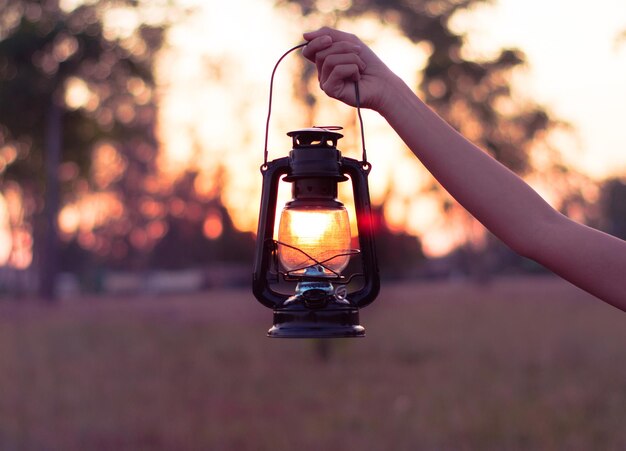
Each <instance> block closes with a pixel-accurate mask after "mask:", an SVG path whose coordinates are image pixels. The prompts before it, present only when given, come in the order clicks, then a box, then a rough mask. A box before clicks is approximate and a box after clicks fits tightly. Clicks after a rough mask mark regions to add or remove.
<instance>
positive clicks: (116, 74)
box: [0, 0, 170, 299]
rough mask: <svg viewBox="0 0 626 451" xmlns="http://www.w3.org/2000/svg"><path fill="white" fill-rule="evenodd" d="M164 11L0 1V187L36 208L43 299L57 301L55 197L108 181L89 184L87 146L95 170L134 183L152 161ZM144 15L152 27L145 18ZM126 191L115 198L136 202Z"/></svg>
mask: <svg viewBox="0 0 626 451" xmlns="http://www.w3.org/2000/svg"><path fill="white" fill-rule="evenodd" d="M169 8H170V6H169V5H168V3H167V2H165V1H164V2H147V1H146V2H144V1H137V0H101V1H89V2H80V1H77V2H62V1H60V0H45V1H23V0H0V147H1V148H2V149H4V150H5V153H7V149H9V150H11V149H12V150H13V152H12V153H11V155H13V158H11V159H10V160H7V159H6V158H5V159H4V163H6V164H3V165H2V166H0V175H1V176H2V179H0V183H2V184H4V183H7V182H9V181H15V182H17V183H18V184H19V185H20V186H21V188H22V190H23V196H24V199H23V202H24V204H25V205H33V207H32V208H31V209H30V210H29V211H28V212H27V216H28V220H29V221H30V223H31V225H32V226H33V229H34V230H33V237H34V240H35V244H34V255H35V259H36V260H35V263H36V264H38V274H39V282H40V283H39V293H40V295H41V296H43V297H45V298H48V299H50V298H52V297H53V295H54V281H55V275H56V272H57V270H58V264H59V262H58V249H57V248H58V232H57V216H58V211H59V205H60V196H62V195H63V194H67V195H70V196H72V195H75V193H76V190H77V189H78V188H79V186H82V185H84V184H85V180H87V179H89V180H90V185H91V188H93V189H95V190H97V189H102V188H103V187H106V186H105V185H108V184H110V183H112V182H113V181H114V180H113V179H106V176H104V181H103V180H100V181H98V180H94V178H93V177H88V176H89V172H88V171H89V170H90V168H91V170H92V172H93V170H94V168H93V166H92V164H91V162H92V153H91V149H92V147H93V146H94V145H99V146H100V148H101V150H102V149H105V150H103V151H102V152H104V153H105V154H106V153H107V152H108V157H107V158H104V159H103V160H102V161H100V162H99V164H100V167H98V168H95V171H98V170H99V171H101V172H102V171H104V172H107V169H109V172H111V171H113V172H114V173H116V171H117V169H119V167H118V168H115V167H113V165H114V164H118V165H122V166H124V168H123V169H126V170H128V171H135V172H134V173H132V174H131V177H129V178H128V180H130V182H129V183H133V184H135V185H139V183H140V182H139V178H140V176H141V175H142V173H143V174H145V172H146V171H147V170H148V166H149V165H150V163H149V161H150V160H151V159H152V157H153V156H154V153H155V148H156V140H155V137H154V123H155V96H154V93H153V87H154V77H153V74H152V63H153V59H154V56H155V52H156V51H157V50H158V49H159V48H160V46H161V44H162V38H163V33H164V26H166V19H168V17H167V16H166V15H165V12H166V11H169ZM147 10H149V12H150V13H151V14H149V17H151V18H152V22H151V23H145V21H144V20H143V17H144V16H142V15H144V14H145V13H146V12H147ZM140 16H141V17H140ZM102 152H101V153H102ZM105 156H106V155H105ZM44 167H45V169H44ZM118 172H119V171H118ZM91 175H93V173H92V174H91ZM60 179H61V180H62V181H63V182H64V183H63V186H62V187H61V186H60V183H59V180H60ZM81 184H82V185H81ZM0 189H2V186H0ZM125 189H126V191H124V192H120V196H124V195H127V197H133V198H136V197H137V193H136V192H134V191H133V190H132V189H130V188H129V187H128V186H127V187H125ZM62 190H63V192H62Z"/></svg>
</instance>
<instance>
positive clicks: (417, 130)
mask: <svg viewBox="0 0 626 451" xmlns="http://www.w3.org/2000/svg"><path fill="white" fill-rule="evenodd" d="M388 92H389V95H388V96H387V98H386V100H387V101H386V103H384V104H383V105H382V107H381V108H380V110H379V111H380V113H381V114H382V115H383V117H385V118H386V119H387V121H388V122H389V124H390V125H391V126H392V127H393V128H394V130H395V131H396V132H397V133H398V134H399V135H400V137H401V138H402V139H403V141H404V142H405V143H406V144H407V145H408V146H409V148H410V149H411V150H412V151H413V153H414V154H415V155H416V156H417V157H418V158H419V159H420V161H421V162H422V163H423V164H424V166H425V167H426V168H427V169H428V170H429V171H430V172H431V173H432V174H433V176H434V177H435V178H436V179H437V180H438V181H439V182H440V183H441V185H442V186H443V187H444V188H445V189H446V190H447V191H448V192H449V193H450V194H451V195H452V196H453V197H454V198H455V199H456V200H457V201H458V202H459V203H460V204H461V205H463V207H465V208H466V209H467V210H468V211H469V212H470V213H471V214H472V215H473V216H474V217H475V218H476V219H478V220H479V221H480V222H481V223H482V224H483V225H484V226H485V227H487V228H488V229H489V230H490V231H491V232H492V233H493V234H494V235H496V236H497V237H498V238H500V239H501V240H502V241H504V242H505V243H506V244H507V245H508V246H510V247H511V248H512V249H513V250H514V251H516V252H518V253H519V254H521V255H523V256H526V257H529V258H532V259H533V260H535V261H537V262H539V263H541V264H542V265H544V266H546V267H547V268H548V269H550V270H552V271H554V272H555V273H556V274H558V275H560V276H561V277H563V278H564V279H566V280H569V281H570V282H572V283H573V284H575V285H577V286H579V287H580V288H582V289H584V290H586V291H588V292H590V293H591V294H593V295H595V296H597V297H599V298H600V299H603V300H604V301H606V302H608V303H610V304H612V305H614V306H615V307H617V308H619V309H621V310H624V311H626V279H625V278H624V277H623V274H622V273H623V269H624V268H626V242H625V241H623V240H620V239H618V238H615V237H613V236H611V235H608V234H606V233H603V232H600V231H598V230H594V229H591V228H589V227H586V226H584V225H581V224H577V223H575V222H574V221H572V220H570V219H568V218H566V217H565V216H563V215H562V214H560V213H559V212H557V211H556V210H554V209H553V208H552V207H550V205H548V204H547V203H546V202H545V201H544V200H543V199H542V198H541V197H540V196H539V195H538V194H537V193H536V192H535V191H534V190H533V189H532V188H531V187H530V186H528V185H527V184H526V183H525V182H524V181H523V180H522V179H521V178H519V177H518V176H517V175H515V174H514V173H513V172H512V171H510V170H509V169H508V168H506V167H505V166H503V165H502V164H500V163H499V162H498V161H496V160H495V159H494V158H492V157H490V156H489V155H487V154H486V153H485V152H483V151H482V150H480V149H479V148H478V147H476V146H475V145H474V144H472V143H471V142H469V141H468V140H467V139H465V138H464V137H463V136H461V135H460V134H459V133H457V132H456V131H455V130H454V129H452V128H451V127H450V126H449V125H448V124H447V123H446V122H445V121H444V120H443V119H441V118H440V117H439V116H437V115H436V114H435V113H434V112H433V111H432V110H430V108H428V107H427V106H426V105H425V104H424V103H423V102H422V101H420V100H419V99H418V98H417V96H415V95H414V94H413V93H412V92H411V90H410V89H409V88H408V87H407V86H406V85H405V84H404V83H403V82H401V81H400V80H399V79H397V80H395V81H392V83H391V84H390V86H389V90H388Z"/></svg>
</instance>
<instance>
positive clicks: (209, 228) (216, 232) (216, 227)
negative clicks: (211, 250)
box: [202, 211, 224, 240]
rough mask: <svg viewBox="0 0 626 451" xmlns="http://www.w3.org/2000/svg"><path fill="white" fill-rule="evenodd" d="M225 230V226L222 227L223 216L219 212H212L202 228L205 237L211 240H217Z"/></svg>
mask: <svg viewBox="0 0 626 451" xmlns="http://www.w3.org/2000/svg"><path fill="white" fill-rule="evenodd" d="M223 229H224V226H223V225H222V216H221V215H220V214H219V212H217V211H212V212H210V213H209V214H208V215H207V217H206V219H205V220H204V224H203V226H202V230H203V232H204V236H206V237H207V238H208V239H210V240H215V239H217V238H219V237H220V236H221V235H222V231H223Z"/></svg>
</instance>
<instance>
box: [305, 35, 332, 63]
mask: <svg viewBox="0 0 626 451" xmlns="http://www.w3.org/2000/svg"><path fill="white" fill-rule="evenodd" d="M332 44H333V40H332V38H331V37H330V36H328V35H322V36H319V37H316V38H314V39H312V40H311V41H309V43H308V44H307V45H306V46H305V47H304V49H302V55H304V57H305V58H306V59H308V60H311V61H312V62H315V55H317V53H318V52H321V51H323V50H324V49H327V48H328V47H330V46H331V45H332Z"/></svg>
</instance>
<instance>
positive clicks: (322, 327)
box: [252, 128, 380, 338]
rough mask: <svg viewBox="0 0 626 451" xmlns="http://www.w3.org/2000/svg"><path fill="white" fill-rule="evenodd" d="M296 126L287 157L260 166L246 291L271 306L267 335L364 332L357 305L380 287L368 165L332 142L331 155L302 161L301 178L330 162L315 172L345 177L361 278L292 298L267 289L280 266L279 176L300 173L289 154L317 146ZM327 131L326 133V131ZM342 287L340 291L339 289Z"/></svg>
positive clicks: (321, 132) (320, 133)
mask: <svg viewBox="0 0 626 451" xmlns="http://www.w3.org/2000/svg"><path fill="white" fill-rule="evenodd" d="M305 132H306V133H307V134H309V135H310V136H312V137H314V138H315V137H317V138H319V140H320V141H321V142H325V140H326V139H327V138H328V137H329V136H332V135H339V136H341V135H340V134H339V133H336V132H333V131H329V130H328V129H324V128H318V129H315V128H313V129H305ZM301 133H302V131H301V130H300V131H298V130H297V131H294V132H290V133H289V134H290V135H291V136H292V138H293V142H294V146H293V147H294V148H293V149H292V151H291V155H290V156H289V157H282V158H278V159H276V160H273V161H269V162H268V163H267V164H265V165H263V167H262V168H261V174H262V175H263V189H262V193H261V206H260V212H259V227H258V231H257V246H256V252H255V261H254V273H253V283H252V291H253V293H254V295H255V297H256V298H257V299H258V300H259V302H261V303H262V304H263V305H265V306H266V307H269V308H272V309H273V310H274V326H273V327H272V328H271V329H270V331H269V332H268V335H269V336H270V337H303V338H312V337H359V336H363V335H364V333H365V331H364V328H363V326H361V325H359V309H361V308H363V307H365V306H367V305H369V304H370V303H372V302H373V301H374V299H375V298H376V296H377V295H378V292H379V290H380V278H379V274H378V264H377V260H376V249H375V243H374V227H373V221H372V214H371V204H370V197H369V185H368V180H367V177H368V174H369V172H370V170H371V165H370V164H369V163H364V162H362V161H358V160H355V159H353V158H348V157H343V156H341V154H340V152H339V150H338V149H337V148H336V147H335V144H336V139H337V138H336V136H335V137H334V139H335V142H333V144H332V146H331V147H329V148H328V149H330V150H332V151H335V152H336V155H337V157H338V158H337V160H335V161H333V160H332V158H328V157H323V158H318V159H316V158H312V159H311V160H310V161H309V162H308V163H309V164H310V165H311V166H310V168H308V169H309V172H305V173H304V177H314V176H313V175H312V174H313V173H314V172H315V171H316V170H319V167H321V166H324V165H328V164H331V165H332V164H334V165H335V166H336V168H335V171H336V174H331V175H328V174H324V173H323V171H322V172H321V173H320V175H318V177H333V176H340V177H349V179H350V180H351V182H352V191H353V196H354V207H355V211H356V219H357V230H358V237H359V248H360V252H359V256H360V258H361V263H362V268H363V272H362V273H361V274H358V276H361V277H363V286H362V287H361V288H360V289H359V290H357V291H355V292H353V293H347V294H342V293H339V294H338V293H335V292H333V293H321V292H320V291H323V290H322V289H321V288H320V287H315V286H313V285H312V286H310V287H309V289H310V290H316V291H315V296H311V299H307V298H306V290H304V291H303V293H301V294H302V296H301V297H300V298H299V299H294V297H293V296H289V295H286V294H283V293H280V292H278V291H276V290H274V289H272V284H274V283H277V282H278V279H279V277H280V270H279V268H278V267H277V262H276V253H277V244H278V243H277V242H276V241H275V240H274V225H275V217H276V203H277V196H278V187H279V182H280V180H281V177H284V178H285V179H286V181H290V180H291V181H292V182H294V181H295V180H298V178H299V177H303V175H302V174H300V175H298V170H299V168H298V161H297V159H296V158H295V157H294V153H295V154H298V152H299V151H300V153H301V152H302V151H304V152H308V153H310V154H314V153H317V152H316V151H317V150H319V149H318V148H315V147H313V146H310V145H308V146H306V148H304V147H302V146H299V145H298V143H297V140H298V138H299V137H300V136H301ZM331 134H332V135H331ZM291 278H292V280H298V281H300V282H302V281H305V282H307V281H308V282H318V283H324V282H326V281H329V279H328V278H325V277H316V276H291ZM349 280H350V278H348V279H345V280H341V279H340V278H333V279H330V281H332V282H335V283H337V282H339V283H341V284H342V285H344V286H345V283H347V282H348V281H349ZM340 291H341V292H344V290H340Z"/></svg>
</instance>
